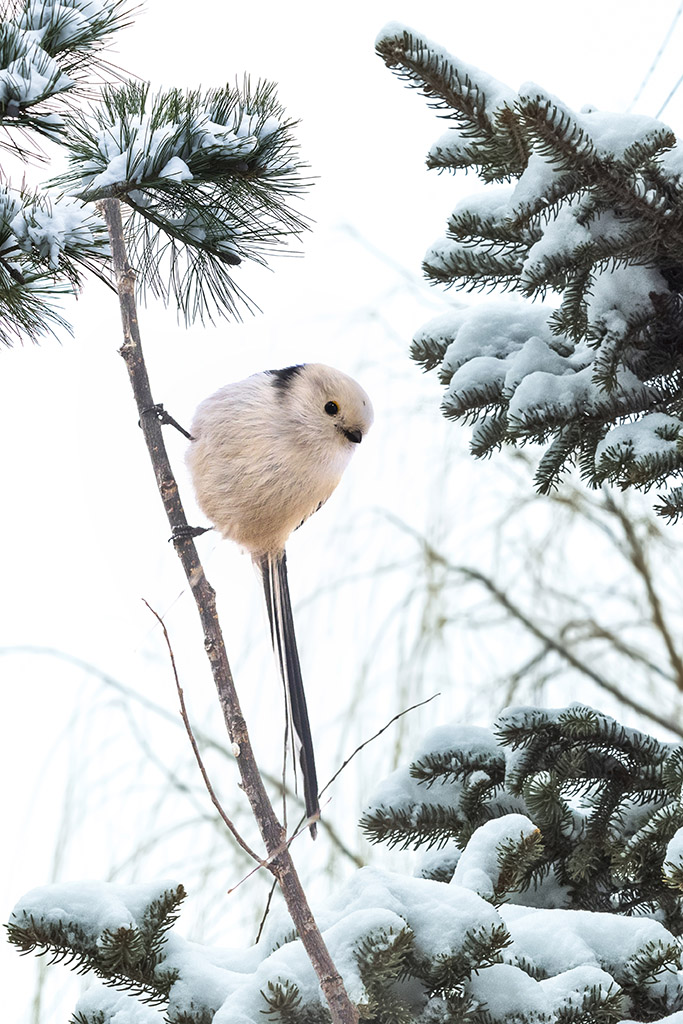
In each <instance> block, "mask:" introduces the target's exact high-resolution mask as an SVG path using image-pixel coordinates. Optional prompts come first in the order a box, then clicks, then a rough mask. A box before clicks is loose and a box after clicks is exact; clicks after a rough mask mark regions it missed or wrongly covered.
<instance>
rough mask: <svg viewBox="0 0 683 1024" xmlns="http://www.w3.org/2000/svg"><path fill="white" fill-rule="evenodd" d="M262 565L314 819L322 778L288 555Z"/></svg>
mask: <svg viewBox="0 0 683 1024" xmlns="http://www.w3.org/2000/svg"><path fill="white" fill-rule="evenodd" d="M258 564H259V569H260V570H261V577H262V579H263V589H264V591H265V595H266V605H267V608H268V618H269V620H270V633H271V637H272V640H273V648H274V649H275V653H276V654H277V657H278V661H279V663H280V671H281V673H282V680H283V682H284V686H285V694H286V700H287V713H288V716H289V718H290V721H291V723H292V734H293V735H292V740H293V744H294V757H295V762H297V761H298V764H299V766H300V767H301V777H302V779H303V783H304V800H305V802H306V814H307V816H308V817H309V818H310V817H311V815H314V814H319V813H320V807H319V804H318V779H317V776H316V771H315V758H314V755H313V739H312V737H311V726H310V724H309V721H308V711H307V709H306V695H305V693H304V684H303V681H302V679H301V666H300V664H299V652H298V650H297V646H296V636H295V634H294V619H293V617H292V604H291V601H290V597H289V583H288V581H287V558H286V556H285V553H284V551H283V552H282V553H281V554H279V555H263V556H262V558H261V559H260V560H259V563H258ZM310 829H311V835H312V836H313V838H314V839H315V835H316V825H315V822H312V823H311V825H310Z"/></svg>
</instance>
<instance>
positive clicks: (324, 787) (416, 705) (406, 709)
mask: <svg viewBox="0 0 683 1024" xmlns="http://www.w3.org/2000/svg"><path fill="white" fill-rule="evenodd" d="M440 696H441V694H440V693H433V694H432V695H431V697H427V698H426V699H425V700H421V701H419V702H418V703H417V704H413V705H412V706H411V707H409V708H404V710H403V711H399V713H398V714H397V715H394V717H393V718H390V719H389V721H388V722H387V724H386V725H383V726H382V728H381V729H379V730H378V731H377V732H376V733H375V734H374V736H370V737H369V739H367V740H364V741H363V742H362V743H361V744H360V746H358V747H356V749H355V750H354V752H353V753H352V754H349V756H348V757H347V758H346V760H345V761H344V763H343V765H342V766H341V767H340V768H339V769H338V770H337V771H336V772H335V773H334V775H333V776H332V778H331V779H330V781H329V782H328V783H326V785H324V786H323V788H322V789H321V790H320V792H319V794H318V796H322V795H323V793H324V792H325V790H326V789H329V788H330V786H331V785H332V783H333V782H334V780H335V779H336V778H338V776H339V775H341V773H342V772H343V771H344V769H345V768H346V766H347V764H348V763H349V762H350V761H353V759H354V757H355V756H356V754H359V753H360V752H361V750H362V749H363V747H367V745H368V743H372V742H373V740H376V739H377V737H378V736H381V735H382V733H383V732H386V730H387V729H388V728H389V726H390V725H393V724H394V722H396V721H397V720H398V719H399V718H403V716H404V715H407V714H408V713H409V712H410V711H414V710H415V708H421V707H422V705H423V704H429V702H430V701H431V700H434V698H435V697H440Z"/></svg>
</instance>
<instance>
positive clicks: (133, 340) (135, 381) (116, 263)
mask: <svg viewBox="0 0 683 1024" xmlns="http://www.w3.org/2000/svg"><path fill="white" fill-rule="evenodd" d="M102 205H103V210H104V217H105V220H106V223H107V227H108V230H109V235H110V240H111V245H112V256H113V268H114V274H115V278H116V283H117V289H118V292H119V301H120V307H121V319H122V325H123V335H124V343H123V345H122V348H121V355H122V356H123V359H124V361H125V363H126V368H127V370H128V375H129V380H130V383H131V387H132V389H133V393H134V396H135V401H136V404H137V408H138V413H139V416H140V425H141V427H142V430H143V434H144V438H145V442H146V444H147V449H148V452H149V455H150V459H151V461H152V466H153V469H154V474H155V477H156V481H157V486H158V488H159V493H160V496H161V499H162V502H163V504H164V508H165V510H166V514H167V517H168V521H169V525H170V527H171V531H172V534H173V535H177V531H178V528H179V527H180V528H182V527H186V526H187V520H186V518H185V513H184V510H183V507H182V503H181V501H180V496H179V493H178V486H177V483H176V481H175V478H174V476H173V472H172V469H171V465H170V462H169V459H168V455H167V453H166V447H165V444H164V440H163V436H162V431H161V425H160V423H159V422H158V420H157V418H156V417H151V416H143V415H142V414H143V411H144V410H145V409H149V408H151V407H152V406H153V405H154V401H153V398H152V393H151V389H150V384H149V378H148V376H147V370H146V366H145V362H144V356H143V351H142V346H141V339H140V332H139V327H138V319H137V311H136V306H135V274H134V272H133V270H132V268H131V266H130V264H129V262H128V258H127V253H126V246H125V238H124V231H123V223H122V219H121V210H120V205H119V203H118V201H117V200H115V199H107V200H105V201H104V202H103V204H102ZM175 547H176V551H177V553H178V557H179V558H180V561H181V564H182V567H183V570H184V572H185V575H186V577H187V580H188V583H189V585H190V589H191V592H192V594H193V596H194V599H195V602H196V604H197V611H198V613H199V618H200V621H201V624H202V629H203V631H204V646H205V649H206V653H207V657H208V659H209V663H210V666H211V671H212V675H213V678H214V682H215V685H216V690H217V693H218V699H219V703H220V706H221V710H222V712H223V717H224V720H225V724H226V728H227V731H228V735H229V737H230V741H231V743H232V745H233V750H234V751H235V755H236V760H237V765H238V768H239V770H240V776H241V779H242V786H243V789H244V792H245V794H246V796H247V798H248V800H249V803H250V804H251V807H252V810H253V812H254V816H255V818H256V820H257V823H258V826H259V830H260V832H261V836H262V839H263V842H264V845H265V848H266V855H267V858H266V859H267V861H268V869H269V870H270V871H271V873H272V874H273V875H274V877H275V878H277V881H278V883H279V885H280V888H281V890H282V893H283V896H284V898H285V902H286V904H287V908H288V910H289V912H290V914H291V916H292V920H293V922H294V924H295V926H296V928H297V930H298V933H299V936H300V937H301V941H302V943H303V945H304V947H305V949H306V952H307V954H308V956H309V958H310V960H311V963H312V965H313V968H314V970H315V972H316V974H317V976H318V979H319V982H320V985H321V988H322V990H323V993H324V995H325V999H326V1000H327V1003H328V1005H329V1007H330V1012H331V1014H332V1019H333V1021H334V1022H335V1024H357V1021H358V1013H357V1011H356V1009H355V1008H354V1006H353V1004H352V1003H351V1002H350V1000H349V998H348V995H347V994H346V991H345V989H344V984H343V981H342V978H341V976H340V975H339V973H338V971H337V970H336V968H335V965H334V963H333V962H332V960H331V958H330V954H329V952H328V950H327V947H326V945H325V942H324V940H323V938H322V936H321V934H320V930H319V929H318V927H317V925H316V923H315V921H314V919H313V916H312V914H311V911H310V907H309V905H308V901H307V899H306V895H305V893H304V890H303V888H302V886H301V883H300V881H299V878H298V875H297V873H296V869H295V867H294V864H293V861H292V859H291V855H290V853H289V850H288V847H287V845H286V844H285V835H284V830H283V828H282V825H281V824H280V822H279V821H278V820H277V818H276V816H275V813H274V811H273V808H272V804H271V803H270V800H269V799H268V795H267V793H266V790H265V787H264V785H263V781H262V779H261V775H260V773H259V770H258V766H257V764H256V760H255V758H254V754H253V750H252V747H251V743H250V740H249V734H248V732H247V726H246V722H245V720H244V717H243V715H242V711H241V708H240V704H239V699H238V696H237V691H236V689H235V684H234V681H233V678H232V672H231V670H230V665H229V662H228V658H227V653H226V649H225V643H224V640H223V635H222V632H221V629H220V625H219V622H218V616H217V613H216V603H215V592H214V591H213V589H212V587H211V586H210V585H209V583H208V580H207V579H206V576H205V574H204V570H203V567H202V565H201V563H200V562H199V558H198V555H197V550H196V547H195V545H194V542H193V541H192V539H191V538H188V537H185V538H183V539H180V540H176V541H175Z"/></svg>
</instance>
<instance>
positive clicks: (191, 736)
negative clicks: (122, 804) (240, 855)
mask: <svg viewBox="0 0 683 1024" xmlns="http://www.w3.org/2000/svg"><path fill="white" fill-rule="evenodd" d="M142 601H143V604H145V605H146V606H147V607H148V608H149V610H150V611H151V613H152V615H153V616H154V618H155V619H156V620H157V622H158V623H159V625H160V626H161V628H162V630H163V633H164V640H165V641H166V646H167V647H168V654H169V657H170V659H171V668H172V670H173V678H174V679H175V685H176V690H177V691H178V700H179V701H180V715H181V717H182V720H183V722H184V724H185V730H186V732H187V735H188V737H189V740H190V744H191V746H192V751H193V753H194V756H195V759H196V761H197V764H198V765H199V771H200V772H201V773H202V778H203V780H204V785H205V786H206V788H207V790H208V793H209V796H210V797H211V803H212V804H213V806H214V807H215V808H216V810H217V811H218V813H219V814H220V816H221V818H222V819H223V821H224V822H225V824H226V825H227V827H228V829H229V830H230V832H231V833H232V835H233V837H234V839H235V840H236V842H237V843H239V845H240V846H241V847H242V849H243V850H244V852H245V853H248V854H249V856H250V857H251V858H252V859H253V860H255V861H256V862H257V864H259V865H260V866H261V865H263V863H264V862H263V859H262V858H261V857H259V855H258V854H257V853H254V851H253V850H252V848H251V847H250V846H249V844H248V843H246V842H245V841H244V839H243V838H242V836H241V835H240V834H239V832H238V831H237V829H236V828H235V826H234V825H233V823H232V822H231V820H230V818H229V817H228V816H227V814H226V813H225V811H224V810H223V807H222V806H221V803H220V800H219V799H218V797H217V796H216V793H215V791H214V788H213V786H212V785H211V780H210V779H209V776H208V774H207V771H206V768H205V767H204V762H203V761H202V755H201V754H200V753H199V747H198V746H197V741H196V739H195V738H194V733H193V732H192V726H191V725H190V719H189V718H188V715H187V708H186V707H185V695H184V693H183V689H182V686H181V685H180V680H179V679H178V670H177V668H176V663H175V656H174V654H173V648H172V647H171V640H170V637H169V635H168V630H167V629H166V623H165V622H164V620H163V619H162V617H161V616H160V615H159V613H158V612H156V611H155V610H154V608H152V606H151V604H150V603H149V601H145V599H144V597H143V599H142Z"/></svg>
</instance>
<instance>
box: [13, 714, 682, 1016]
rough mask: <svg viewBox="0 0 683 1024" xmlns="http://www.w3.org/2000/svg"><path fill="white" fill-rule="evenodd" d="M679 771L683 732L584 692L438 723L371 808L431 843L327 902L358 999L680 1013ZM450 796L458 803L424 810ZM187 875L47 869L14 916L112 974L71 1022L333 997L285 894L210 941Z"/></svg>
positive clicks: (409, 1012)
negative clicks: (188, 895)
mask: <svg viewBox="0 0 683 1024" xmlns="http://www.w3.org/2000/svg"><path fill="white" fill-rule="evenodd" d="M682 783H683V746H681V745H680V744H673V743H671V744H669V743H662V742H660V741H658V740H657V739H655V738H653V737H651V736H648V735H646V734H645V733H642V732H640V731H639V730H637V729H632V728H626V727H624V726H622V725H620V723H619V722H617V721H615V720H614V719H612V718H610V717H609V716H608V715H605V714H602V713H600V712H598V711H595V710H593V709H592V708H589V707H586V706H585V705H581V704H573V705H570V706H569V707H566V708H556V709H541V708H536V707H515V708H509V709H506V710H505V711H504V712H503V713H502V714H501V715H500V717H499V718H498V720H497V722H496V723H495V726H494V729H493V730H489V729H482V728H473V727H463V726H461V725H457V724H452V725H443V726H441V727H439V728H438V729H435V730H433V731H432V732H431V733H429V734H428V735H427V736H426V737H425V738H424V740H423V741H422V743H421V744H420V746H419V748H418V750H417V751H416V752H415V755H414V757H413V759H412V761H411V763H410V764H409V765H406V766H404V767H402V768H401V769H399V771H398V772H395V773H394V774H393V775H392V776H390V777H389V779H387V780H385V782H383V783H381V784H380V786H379V787H378V788H377V790H376V792H375V793H374V795H373V796H372V798H371V801H370V805H369V806H368V808H367V810H366V812H365V814H364V816H363V821H362V826H363V828H364V829H365V831H366V834H367V835H368V836H369V837H370V838H372V839H373V840H375V841H377V840H384V841H388V842H389V843H390V844H391V843H393V842H394V841H395V838H396V836H398V834H399V832H400V831H401V830H403V832H404V837H405V839H406V842H405V844H403V845H406V846H409V845H410V846H413V847H420V846H428V847H429V848H430V849H429V852H428V853H427V854H423V855H422V857H421V860H420V861H419V863H418V865H417V869H416V871H415V873H414V874H413V875H412V876H411V875H410V874H407V873H399V871H388V870H384V869H382V868H377V867H375V868H370V867H366V868H362V869H361V870H359V871H357V872H356V873H355V874H354V875H352V876H351V877H350V878H349V879H348V880H347V881H345V882H344V883H343V884H341V885H339V886H338V887H337V889H336V891H335V892H333V893H332V894H331V895H330V896H329V897H328V899H327V900H326V902H325V903H324V904H322V905H321V906H320V907H319V908H318V911H317V914H316V917H317V918H318V920H319V921H320V925H321V928H322V932H323V935H324V938H325V941H326V943H327V945H328V946H329V948H330V951H331V953H332V955H333V957H334V962H335V964H336V965H337V967H338V969H339V971H340V973H341V975H342V977H343V979H344V984H345V986H346V988H347V990H348V992H349V995H350V998H351V999H352V1000H353V1002H354V1003H355V1004H356V1006H357V1008H358V1010H359V1013H360V1017H361V1019H364V1020H365V1019H367V1020H391V1021H395V1022H402V1024H436V1022H437V1021H452V1020H466V1021H469V1022H470V1024H498V1022H500V1024H508V1022H510V1021H514V1022H518V1024H558V1022H561V1021H573V1022H576V1024H595V1021H596V1020H599V1021H603V1022H604V1024H626V1022H627V1021H650V1022H659V1024H664V1022H671V1024H674V1022H675V1021H677V1018H678V1016H679V1015H680V1012H681V1011H680V1006H681V1005H682V1004H683V963H682V952H681V945H680V936H681V935H682V934H683V910H682V896H681V889H682V888H683V882H682V881H681V879H682V878H683V869H682V867H681V864H682V862H683V853H682V850H683V839H682V838H681V837H682V836H683V808H682V806H681V797H680V794H681V785H682ZM435 807H442V808H444V809H445V811H447V812H448V813H450V815H451V821H450V825H449V826H447V827H445V828H444V822H443V821H441V822H438V823H436V825H435V827H434V828H433V829H432V831H431V832H429V830H428V829H427V826H426V823H427V822H428V821H429V813H430V810H431V809H433V808H435ZM388 821H391V822H392V823H393V832H391V831H386V829H385V828H384V826H385V825H386V823H387V822H388ZM394 863H395V864H396V865H397V866H398V867H400V861H397V860H396V859H395V860H394ZM410 866H411V867H413V864H412V863H411V865H410ZM183 896H184V892H183V890H182V887H180V886H178V885H176V884H175V883H171V882H156V883H150V884H142V885H140V884H139V885H131V886H125V885H112V884H106V883H94V882H73V883H68V884H59V885H51V886H45V887H43V888H40V889H35V890H33V891H32V892H30V893H28V894H27V895H26V896H25V897H24V898H23V899H22V900H21V901H20V902H19V904H18V905H17V907H15V909H14V911H13V913H12V918H11V921H10V924H9V936H10V940H11V941H12V942H13V943H14V944H15V945H16V946H17V947H18V949H19V950H20V951H30V950H39V951H43V952H47V953H50V954H52V956H53V957H54V958H56V959H58V960H65V961H66V962H67V963H69V962H70V963H71V964H72V966H75V967H76V968H77V969H78V970H92V971H94V972H95V974H96V975H98V976H99V977H100V979H101V980H102V982H103V983H104V984H105V985H107V986H109V987H110V988H114V989H116V990H117V991H115V992H112V991H110V990H108V989H103V988H102V987H101V986H100V985H95V986H93V987H91V988H90V989H89V990H88V991H87V992H86V994H85V995H84V996H82V997H81V999H80V1000H79V1003H78V1006H77V1009H76V1014H75V1016H74V1018H73V1020H74V1022H75V1024H160V1021H161V1020H172V1021H178V1022H183V1024H228V1022H230V1024H257V1022H261V1021H263V1020H264V1018H268V1019H272V1020H281V1021H283V1022H284V1024H296V1022H301V1021H304V1022H306V1021H308V1022H318V1021H319V1022H321V1024H322V1022H323V1021H324V1020H326V1019H328V1017H327V1015H326V1013H327V1011H326V1010H325V1008H324V1005H323V1003H322V1002H321V990H320V986H319V983H318V979H317V977H316V975H315V973H314V971H313V968H312V966H311V963H310V961H309V960H308V958H307V956H306V954H305V952H304V949H303V946H302V943H301V942H300V940H299V939H298V937H297V935H296V932H294V931H293V930H292V924H291V919H290V918H289V916H288V914H287V912H286V910H285V908H284V907H283V906H280V907H278V908H276V909H275V910H274V911H272V912H271V914H270V916H269V918H268V921H267V923H266V928H265V930H264V933H263V935H262V937H261V939H260V941H259V942H258V943H257V944H256V945H253V946H250V947H247V948H243V949H240V948H230V949H226V948H214V947H209V946H204V945H201V944H200V943H196V942H189V941H187V940H186V939H184V938H182V937H181V936H180V935H178V934H177V933H176V930H175V929H171V927H170V926H171V925H172V924H173V923H174V921H175V918H176V916H177V912H178V908H179V906H180V902H181V900H182V898H183Z"/></svg>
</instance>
